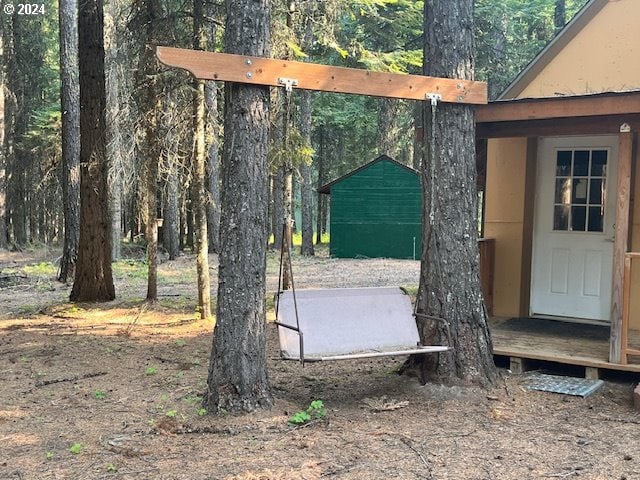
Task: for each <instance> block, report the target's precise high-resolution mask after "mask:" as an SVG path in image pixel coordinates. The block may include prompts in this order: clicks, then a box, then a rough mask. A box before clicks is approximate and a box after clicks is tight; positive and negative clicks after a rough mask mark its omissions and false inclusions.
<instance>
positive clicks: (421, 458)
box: [400, 435, 433, 478]
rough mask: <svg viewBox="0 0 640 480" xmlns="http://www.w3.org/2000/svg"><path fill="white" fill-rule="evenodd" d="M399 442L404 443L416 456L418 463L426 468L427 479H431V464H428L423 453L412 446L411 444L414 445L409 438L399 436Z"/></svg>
mask: <svg viewBox="0 0 640 480" xmlns="http://www.w3.org/2000/svg"><path fill="white" fill-rule="evenodd" d="M400 441H401V442H402V443H404V444H405V445H406V446H407V447H409V448H410V449H411V450H412V451H413V452H414V453H415V454H416V455H418V458H419V459H420V461H421V462H422V463H423V464H424V466H425V467H427V472H429V476H428V478H433V474H432V472H431V469H432V466H431V462H429V460H428V459H427V458H426V457H425V456H424V453H423V452H421V451H420V450H418V449H417V448H416V447H414V446H413V443H414V442H413V440H412V439H410V438H409V437H406V436H404V435H401V436H400Z"/></svg>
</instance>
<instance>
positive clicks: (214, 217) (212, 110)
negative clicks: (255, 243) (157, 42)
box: [205, 82, 220, 253]
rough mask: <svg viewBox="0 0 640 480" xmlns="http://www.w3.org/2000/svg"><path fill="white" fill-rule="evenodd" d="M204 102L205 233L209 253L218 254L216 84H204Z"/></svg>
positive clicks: (218, 168)
mask: <svg viewBox="0 0 640 480" xmlns="http://www.w3.org/2000/svg"><path fill="white" fill-rule="evenodd" d="M205 100H206V102H207V111H208V114H209V126H210V128H211V141H210V142H209V154H208V156H207V179H208V190H209V201H208V202H207V232H208V233H209V253H219V252H220V154H219V139H220V125H219V120H218V87H217V85H216V82H206V85H205Z"/></svg>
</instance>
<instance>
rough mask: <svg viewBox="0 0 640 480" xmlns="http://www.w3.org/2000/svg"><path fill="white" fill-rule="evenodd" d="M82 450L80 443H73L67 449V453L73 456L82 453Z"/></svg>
mask: <svg viewBox="0 0 640 480" xmlns="http://www.w3.org/2000/svg"><path fill="white" fill-rule="evenodd" d="M82 448H83V446H82V444H81V443H79V442H75V443H74V444H73V445H71V446H70V447H69V451H70V452H71V453H73V454H74V455H78V454H79V453H80V452H82Z"/></svg>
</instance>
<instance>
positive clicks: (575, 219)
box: [571, 207, 587, 232]
mask: <svg viewBox="0 0 640 480" xmlns="http://www.w3.org/2000/svg"><path fill="white" fill-rule="evenodd" d="M586 225H587V207H571V230H573V231H580V232H584V231H585V230H586V228H585V227H586Z"/></svg>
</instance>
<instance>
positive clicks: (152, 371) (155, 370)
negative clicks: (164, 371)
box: [144, 367, 158, 375]
mask: <svg viewBox="0 0 640 480" xmlns="http://www.w3.org/2000/svg"><path fill="white" fill-rule="evenodd" d="M156 373H158V368H157V367H147V369H146V370H145V371H144V374H145V375H155V374H156Z"/></svg>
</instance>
